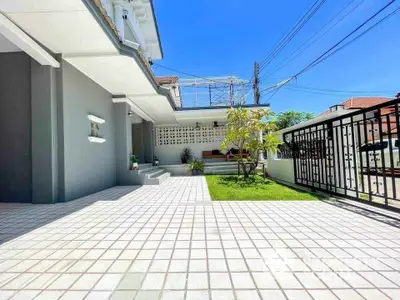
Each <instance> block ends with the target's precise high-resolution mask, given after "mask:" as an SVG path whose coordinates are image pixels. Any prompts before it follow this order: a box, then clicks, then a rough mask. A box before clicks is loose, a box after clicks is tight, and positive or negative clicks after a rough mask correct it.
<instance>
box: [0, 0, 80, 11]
mask: <svg viewBox="0 0 400 300" xmlns="http://www.w3.org/2000/svg"><path fill="white" fill-rule="evenodd" d="M85 9H86V8H85V5H84V4H83V2H82V1H81V0H1V1H0V11H1V12H3V13H23V12H31V13H32V12H44V11H47V12H51V11H52V12H54V11H66V10H70V11H73V10H85Z"/></svg>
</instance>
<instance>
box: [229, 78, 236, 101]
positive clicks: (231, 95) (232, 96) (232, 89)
mask: <svg viewBox="0 0 400 300" xmlns="http://www.w3.org/2000/svg"><path fill="white" fill-rule="evenodd" d="M229 99H230V102H231V106H234V105H235V86H234V85H233V80H232V79H231V83H230V85H229Z"/></svg>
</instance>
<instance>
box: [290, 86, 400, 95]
mask: <svg viewBox="0 0 400 300" xmlns="http://www.w3.org/2000/svg"><path fill="white" fill-rule="evenodd" d="M289 87H290V88H296V89H298V90H310V91H320V92H332V93H347V94H360V93H366V94H368V93H371V94H379V93H395V92H396V91H395V90H386V91H384V90H338V89H326V88H315V87H309V86H303V85H297V84H296V85H294V86H291V85H288V86H285V88H289Z"/></svg>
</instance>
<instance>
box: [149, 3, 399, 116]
mask: <svg viewBox="0 0 400 300" xmlns="http://www.w3.org/2000/svg"><path fill="white" fill-rule="evenodd" d="M351 1H352V0H327V1H326V3H325V4H324V5H323V6H322V8H321V10H320V11H318V12H317V14H316V15H315V16H314V17H313V18H312V20H311V21H310V22H309V23H307V25H306V26H305V27H304V28H303V29H302V30H301V32H300V33H299V34H298V35H297V36H296V38H295V39H294V40H293V41H292V42H291V43H290V44H289V45H288V46H287V47H286V48H285V50H284V51H283V52H282V53H281V54H280V55H279V56H278V57H277V58H276V59H275V60H274V61H273V62H272V63H271V65H269V67H268V68H267V69H266V71H264V72H263V73H262V74H261V77H262V76H263V75H265V74H267V73H268V72H269V71H270V70H273V69H274V66H276V65H278V64H279V62H280V61H281V60H283V59H284V58H285V57H286V56H287V55H289V54H291V53H292V52H293V51H294V50H296V48H297V47H299V46H300V45H301V44H302V43H303V42H304V41H306V40H307V39H308V38H309V37H310V36H311V35H313V34H314V33H315V32H317V31H319V30H320V29H321V27H322V26H323V25H324V24H325V23H326V22H327V21H328V20H329V19H330V18H332V17H333V16H334V15H335V14H337V13H338V12H339V11H340V10H341V9H342V8H343V7H344V6H345V5H346V4H347V3H349V2H351ZM361 1H362V0H353V2H352V4H351V6H350V8H351V7H352V6H354V5H356V4H357V3H359V2H361ZM154 2H155V9H156V14H157V18H158V23H159V28H160V35H161V41H162V45H163V49H164V56H165V58H164V59H163V60H162V61H160V62H159V63H160V64H162V65H165V66H168V67H172V68H175V69H178V70H181V71H184V72H188V73H192V74H196V75H199V76H225V75H237V76H240V77H242V78H245V79H250V77H251V76H252V73H253V63H254V61H255V60H257V61H261V60H262V59H263V58H264V57H265V56H266V55H267V54H268V53H269V52H270V51H271V50H272V49H273V47H274V46H275V45H276V43H277V42H278V41H279V40H280V39H281V38H282V37H283V36H284V35H285V34H286V33H287V32H288V31H289V30H290V29H291V27H292V26H293V25H294V24H295V22H296V21H297V20H298V19H299V17H300V16H301V15H302V13H303V12H304V11H305V9H306V8H307V7H308V5H309V4H310V2H311V1H310V0H298V1H297V0H296V1H294V0H281V1H266V0H247V1H243V0H241V1H238V0H198V1H188V0H173V1H162V0H155V1H154ZM388 2H389V0H364V1H363V2H362V4H361V5H360V6H359V7H358V8H357V9H356V10H355V11H354V12H353V13H352V14H351V15H349V16H348V17H347V18H346V19H345V20H344V21H342V22H341V23H339V24H338V25H337V26H335V27H334V28H333V29H332V30H331V31H330V32H329V33H328V34H327V35H326V36H324V37H323V38H322V39H320V40H319V41H318V42H316V43H315V44H314V45H312V46H311V47H310V48H308V49H307V50H306V51H305V52H304V53H302V54H301V55H300V56H299V57H297V58H296V59H295V60H293V61H292V62H291V63H289V64H288V65H287V66H285V67H284V68H282V69H281V70H280V71H279V72H277V73H276V74H274V75H273V76H271V78H266V79H264V80H263V81H262V85H263V86H265V87H267V86H269V85H272V84H274V83H277V82H279V81H280V80H283V79H285V78H288V77H290V76H291V75H293V74H295V73H296V72H298V71H300V70H301V69H302V68H304V67H305V66H306V65H307V64H308V63H310V62H311V61H312V60H314V59H315V58H317V57H318V56H319V55H320V54H322V53H323V52H324V51H325V50H327V49H329V48H330V47H331V46H332V45H334V44H335V43H336V42H337V41H339V40H340V39H341V38H342V37H344V36H345V35H346V34H348V33H349V32H350V31H352V30H353V29H354V28H355V27H357V26H358V25H359V24H361V23H362V22H363V21H364V20H366V19H367V18H369V17H370V16H371V15H372V14H373V13H375V12H376V11H377V10H379V9H380V8H381V7H382V6H383V5H385V4H386V3H388ZM398 6H399V4H398V3H395V4H394V5H392V8H391V9H388V10H387V12H386V13H384V14H383V15H382V16H384V15H385V14H387V13H389V12H390V11H392V10H393V9H394V8H396V7H398ZM399 24H400V13H398V14H396V15H395V16H394V17H392V18H391V19H390V20H388V21H386V22H385V23H383V24H382V25H380V26H378V27H377V28H375V29H373V30H372V31H371V32H369V33H368V34H366V35H365V36H363V37H362V38H361V39H359V40H357V41H356V42H354V43H353V44H352V45H350V46H349V47H347V48H346V49H344V50H342V51H341V52H338V53H337V54H335V55H334V56H332V57H331V58H329V59H327V60H326V61H325V62H323V63H321V64H320V65H318V66H317V67H315V68H313V69H312V70H310V71H308V72H306V73H304V74H303V75H301V76H299V78H298V79H297V82H295V81H294V82H293V83H292V84H291V85H292V86H295V85H296V84H297V85H299V86H307V87H313V88H323V89H335V90H356V91H359V90H361V91H376V90H377V91H397V90H398V91H400V50H399V49H400V38H399V37H400V36H399V33H398V32H399V28H400V27H399ZM154 70H155V73H156V74H157V75H178V76H181V77H182V78H184V77H187V76H184V75H181V74H177V73H174V72H171V71H167V70H163V69H161V68H159V67H155V68H154ZM314 92H315V91H314ZM323 93H328V92H326V91H324V92H323ZM381 94H382V95H387V93H385V94H384V93H381ZM357 95H358V94H348V93H342V94H339V95H338V94H337V93H336V94H334V93H332V94H330V95H321V94H315V93H305V92H300V91H294V90H288V89H281V90H280V91H279V92H278V93H277V94H276V95H275V96H274V97H273V98H271V99H270V100H269V101H268V102H269V103H270V104H271V107H272V110H273V111H275V112H280V111H285V110H289V109H294V110H299V111H309V112H316V113H319V112H322V111H324V110H325V109H327V108H328V107H329V106H331V105H333V104H336V103H338V102H341V101H343V100H346V99H348V98H349V97H351V96H357ZM369 95H378V94H371V93H369V94H366V93H360V94H359V96H369ZM390 95H392V93H390ZM392 96H394V95H392ZM268 97H269V96H268V95H267V96H265V97H263V98H262V102H267V100H268Z"/></svg>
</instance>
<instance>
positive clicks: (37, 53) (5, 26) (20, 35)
mask: <svg viewBox="0 0 400 300" xmlns="http://www.w3.org/2000/svg"><path fill="white" fill-rule="evenodd" d="M0 35H2V36H4V37H5V38H6V39H7V40H8V41H9V42H11V43H12V44H13V45H15V47H17V48H19V49H20V50H21V51H24V52H25V53H26V54H28V55H29V56H30V57H32V58H33V59H34V60H36V61H37V62H38V63H39V64H41V65H44V66H52V67H53V68H59V67H60V63H59V62H58V61H57V60H56V59H55V58H54V57H53V56H51V55H50V54H49V53H48V52H47V51H46V50H45V49H43V48H42V47H41V46H40V45H39V44H38V43H36V42H35V41H34V40H33V39H32V38H31V37H30V36H28V35H27V34H26V33H25V32H24V31H22V30H21V29H20V28H19V27H18V26H17V25H15V24H14V23H13V22H11V21H10V20H9V19H8V18H7V17H6V16H5V15H3V14H2V13H0ZM9 49H10V50H12V49H11V47H9Z"/></svg>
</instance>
